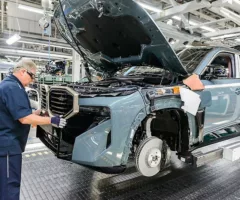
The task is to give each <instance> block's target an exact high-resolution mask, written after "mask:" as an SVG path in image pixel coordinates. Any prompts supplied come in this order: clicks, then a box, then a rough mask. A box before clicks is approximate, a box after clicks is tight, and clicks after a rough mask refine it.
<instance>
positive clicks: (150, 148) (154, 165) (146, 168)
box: [135, 137, 163, 177]
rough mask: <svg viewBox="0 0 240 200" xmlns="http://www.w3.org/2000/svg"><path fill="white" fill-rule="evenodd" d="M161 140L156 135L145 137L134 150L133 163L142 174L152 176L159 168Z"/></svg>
mask: <svg viewBox="0 0 240 200" xmlns="http://www.w3.org/2000/svg"><path fill="white" fill-rule="evenodd" d="M162 147H163V142H162V140H160V139H159V138H157V137H149V138H147V139H145V140H144V141H143V142H142V143H141V144H140V145H139V147H138V149H137V151H136V157H135V163H136V167H137V169H138V171H139V172H140V173H141V174H142V175H144V176H149V177H150V176H154V175H156V174H157V173H158V172H159V171H160V169H161V160H162V152H161V151H162Z"/></svg>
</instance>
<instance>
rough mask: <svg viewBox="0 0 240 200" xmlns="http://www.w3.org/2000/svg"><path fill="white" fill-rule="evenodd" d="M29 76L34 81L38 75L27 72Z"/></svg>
mask: <svg viewBox="0 0 240 200" xmlns="http://www.w3.org/2000/svg"><path fill="white" fill-rule="evenodd" d="M27 73H28V75H29V76H30V77H31V79H32V80H35V78H36V75H35V74H34V73H32V72H29V71H27Z"/></svg>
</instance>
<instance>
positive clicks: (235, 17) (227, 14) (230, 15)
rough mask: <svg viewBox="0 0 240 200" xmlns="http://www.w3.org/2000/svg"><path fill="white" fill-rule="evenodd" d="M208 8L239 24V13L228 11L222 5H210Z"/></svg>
mask: <svg viewBox="0 0 240 200" xmlns="http://www.w3.org/2000/svg"><path fill="white" fill-rule="evenodd" d="M209 10H211V11H212V12H214V13H216V14H219V15H221V16H223V17H225V18H228V19H230V20H231V21H233V22H234V23H236V24H237V25H239V26H240V15H237V14H236V13H234V12H232V11H230V10H229V9H226V8H224V7H211V8H209Z"/></svg>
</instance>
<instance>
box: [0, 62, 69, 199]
mask: <svg viewBox="0 0 240 200" xmlns="http://www.w3.org/2000/svg"><path fill="white" fill-rule="evenodd" d="M35 74H36V65H35V64H34V62H32V61H31V60H30V59H22V60H21V61H19V62H18V63H17V64H16V66H15V67H14V69H13V74H12V75H10V76H8V77H6V78H5V79H4V80H3V81H2V82H1V83H0V200H18V199H19V194H20V182H21V167H22V152H24V149H25V146H26V143H27V138H28V133H29V130H30V124H33V125H43V124H54V125H55V126H57V127H59V128H63V127H64V126H65V125H66V120H65V119H63V118H61V117H58V116H55V117H52V118H50V117H41V116H39V114H40V111H35V112H32V109H31V107H30V102H29V99H28V95H27V93H26V92H25V89H24V88H25V87H26V86H27V85H29V84H30V83H31V82H33V81H34V79H35Z"/></svg>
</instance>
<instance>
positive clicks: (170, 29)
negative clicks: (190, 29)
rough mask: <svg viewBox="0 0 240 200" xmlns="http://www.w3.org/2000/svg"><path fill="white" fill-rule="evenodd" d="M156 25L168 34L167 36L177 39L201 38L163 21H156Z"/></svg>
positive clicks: (191, 39)
mask: <svg viewBox="0 0 240 200" xmlns="http://www.w3.org/2000/svg"><path fill="white" fill-rule="evenodd" d="M156 24H157V26H158V27H160V29H161V31H162V33H163V34H164V35H165V36H168V37H169V38H174V39H179V40H185V41H190V42H191V41H194V40H198V41H200V40H201V38H200V37H197V36H192V35H190V34H187V33H183V32H181V31H179V30H178V29H177V27H174V26H171V25H168V24H166V23H163V22H161V21H158V22H156Z"/></svg>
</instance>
